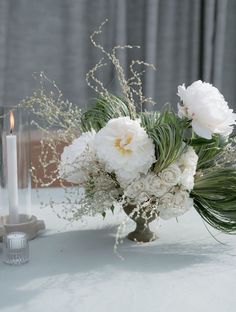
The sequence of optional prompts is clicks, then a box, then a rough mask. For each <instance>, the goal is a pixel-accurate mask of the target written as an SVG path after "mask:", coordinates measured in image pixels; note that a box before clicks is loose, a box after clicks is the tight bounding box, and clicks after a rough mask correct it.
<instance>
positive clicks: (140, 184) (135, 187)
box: [124, 178, 146, 199]
mask: <svg viewBox="0 0 236 312" xmlns="http://www.w3.org/2000/svg"><path fill="white" fill-rule="evenodd" d="M144 182H145V181H144V179H142V178H140V179H138V180H136V181H134V182H132V183H131V184H130V185H128V186H127V187H126V188H125V189H124V195H125V196H127V197H129V198H131V199H135V198H136V197H137V196H139V194H140V193H143V192H145V190H146V187H145V185H144Z"/></svg>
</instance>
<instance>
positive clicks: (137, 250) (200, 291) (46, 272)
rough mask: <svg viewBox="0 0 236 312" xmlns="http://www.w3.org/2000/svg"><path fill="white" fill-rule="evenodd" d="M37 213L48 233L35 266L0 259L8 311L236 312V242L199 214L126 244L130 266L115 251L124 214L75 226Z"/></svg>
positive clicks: (35, 246)
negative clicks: (206, 223)
mask: <svg viewBox="0 0 236 312" xmlns="http://www.w3.org/2000/svg"><path fill="white" fill-rule="evenodd" d="M47 192H49V190H43V191H41V193H42V195H43V196H45V197H46V193H47ZM50 192H52V190H50ZM54 192H56V194H57V195H58V194H59V193H58V192H60V191H58V190H54ZM34 214H35V215H37V216H38V217H39V218H43V219H44V220H45V222H46V225H47V231H46V232H45V233H43V234H41V235H40V236H39V237H38V238H36V239H35V240H33V241H31V242H30V253H31V256H30V262H29V263H28V264H26V265H22V266H9V265H6V264H4V263H2V261H0V311H1V312H54V311H55V312H87V311H91V312H100V311H103V312H106V311H111V312H116V311H119V312H120V311H130V312H133V311H135V312H139V311H142V312H143V311H145V312H149V311H155V312H162V311H163V312H169V311H171V312H172V311H175V312H185V311H188V312H189V311H191V312H200V311H201V312H203V311H204V312H205V311H210V312H217V311H219V312H235V311H236V310H235V309H236V290H235V289H236V287H235V285H236V258H235V256H236V237H234V236H226V235H223V234H219V233H216V232H215V231H212V233H213V234H214V235H216V237H217V239H218V240H220V241H221V242H223V243H224V244H221V243H219V242H217V241H216V240H214V239H213V238H212V236H211V235H210V234H209V232H208V231H207V230H206V228H205V226H204V224H203V222H202V220H201V218H200V217H199V216H198V215H197V213H196V212H195V211H194V210H193V211H191V212H189V213H187V214H186V215H184V216H183V217H181V218H179V222H178V223H177V222H176V220H171V221H162V222H161V223H155V222H154V223H153V224H152V228H154V229H156V230H157V232H158V235H159V239H158V240H157V241H155V242H153V243H148V244H145V245H144V244H143V245H137V244H135V243H133V242H130V241H128V240H124V243H123V244H122V245H120V247H119V249H118V251H119V253H120V254H121V255H122V256H123V257H124V260H121V259H120V258H119V257H118V256H117V255H116V254H115V253H114V252H113V246H114V242H115V234H116V231H117V224H119V222H120V221H121V220H123V219H124V218H125V216H124V215H123V214H122V213H121V212H120V213H118V214H115V215H112V214H111V215H109V216H108V217H107V218H106V219H105V221H103V219H102V217H100V216H98V217H96V218H87V219H86V220H85V221H86V222H85V223H84V224H81V223H75V224H74V225H73V226H68V225H67V222H65V221H63V220H60V219H58V218H57V217H56V215H55V214H54V213H53V212H52V211H51V210H50V209H49V208H45V209H40V208H39V204H37V199H36V198H35V199H34ZM132 228H133V223H132V221H130V223H129V224H128V226H127V228H126V230H125V231H126V232H128V231H129V230H131V229H132ZM1 256H2V255H1V252H0V257H1Z"/></svg>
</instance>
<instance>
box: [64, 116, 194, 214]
mask: <svg viewBox="0 0 236 312" xmlns="http://www.w3.org/2000/svg"><path fill="white" fill-rule="evenodd" d="M197 161H198V157H197V155H196V153H195V152H194V150H193V148H192V147H188V149H187V151H186V152H185V153H184V154H183V155H182V156H181V157H180V159H178V160H177V161H176V162H175V163H172V164H171V165H169V166H168V167H167V168H166V169H164V170H162V172H160V173H159V174H155V173H154V172H150V167H151V165H152V164H153V163H154V162H155V148H154V144H153V142H152V140H151V139H150V138H149V137H148V135H147V133H146V132H145V130H144V129H143V128H142V127H141V125H140V122H139V120H131V119H130V118H129V117H120V118H115V119H111V120H110V121H109V122H108V123H107V125H106V126H105V127H104V128H102V129H101V130H100V131H99V132H98V133H95V131H91V132H86V133H83V134H82V135H81V136H80V137H79V138H78V139H76V140H74V141H73V142H72V144H71V145H70V146H68V147H66V148H65V149H64V152H63V153H62V156H61V164H60V168H59V175H60V176H61V177H62V178H63V179H65V180H67V181H69V182H72V183H75V184H79V185H82V186H83V187H84V188H85V198H84V203H85V206H86V205H88V206H90V209H89V210H90V211H91V210H92V211H94V213H102V212H104V210H106V209H107V208H111V207H112V206H113V205H115V202H116V203H117V201H119V199H120V198H121V197H122V195H124V196H125V198H127V201H128V202H134V203H136V204H138V205H142V204H144V203H145V202H147V201H148V200H150V199H154V203H155V205H156V209H157V210H158V211H159V215H160V217H161V218H163V219H168V218H170V217H176V216H179V215H181V214H183V213H184V212H185V211H187V210H188V209H189V208H190V207H191V206H192V201H191V199H190V198H189V192H190V191H191V190H192V188H193V185H194V175H195V172H196V165H197ZM152 203H153V200H152Z"/></svg>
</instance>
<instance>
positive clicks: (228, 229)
mask: <svg viewBox="0 0 236 312" xmlns="http://www.w3.org/2000/svg"><path fill="white" fill-rule="evenodd" d="M191 196H192V197H193V200H194V207H195V209H196V210H197V212H198V213H199V214H200V215H201V217H202V218H203V219H204V220H205V221H206V222H208V223H209V224H210V225H211V226H213V227H214V228H216V229H218V230H220V231H223V232H225V233H236V168H224V169H223V168H222V169H215V170H214V171H212V172H208V173H207V174H204V175H202V176H199V177H196V179H195V185H194V189H193V191H192V192H191Z"/></svg>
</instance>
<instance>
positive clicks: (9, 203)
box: [0, 107, 31, 224]
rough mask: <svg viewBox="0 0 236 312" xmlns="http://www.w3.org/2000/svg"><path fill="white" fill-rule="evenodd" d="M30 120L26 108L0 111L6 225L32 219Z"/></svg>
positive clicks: (0, 207)
mask: <svg viewBox="0 0 236 312" xmlns="http://www.w3.org/2000/svg"><path fill="white" fill-rule="evenodd" d="M30 141H31V140H30V118H29V112H28V111H27V109H25V108H20V107H18V108H12V107H1V108H0V215H2V216H4V217H5V223H6V224H20V223H25V222H27V221H28V220H30V218H31V161H30Z"/></svg>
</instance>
